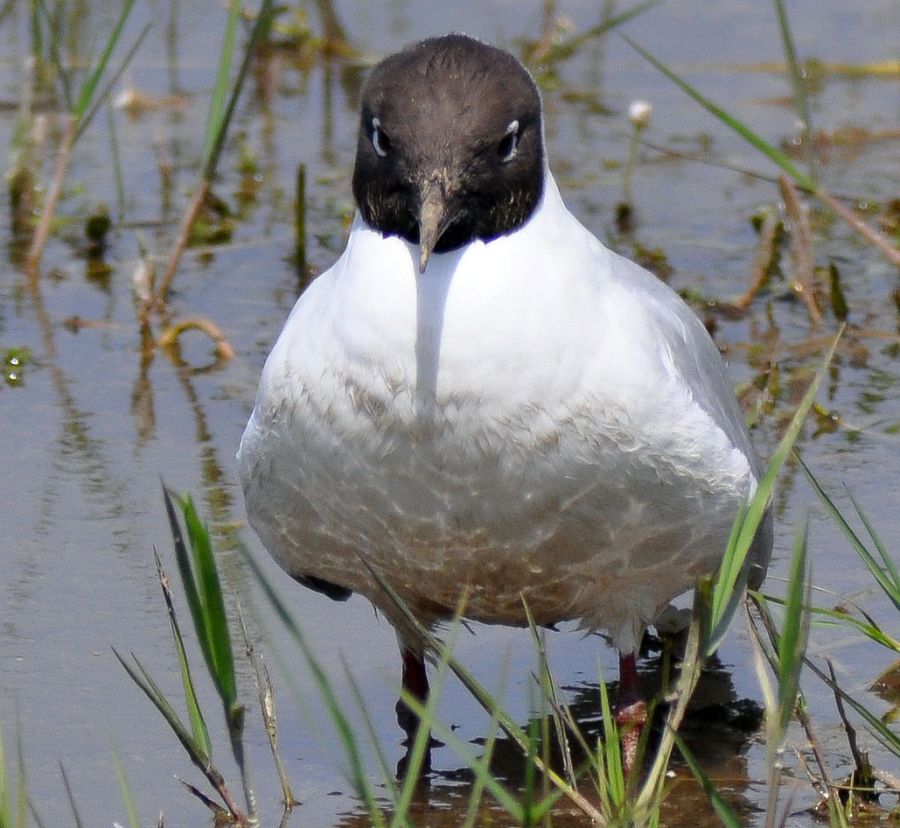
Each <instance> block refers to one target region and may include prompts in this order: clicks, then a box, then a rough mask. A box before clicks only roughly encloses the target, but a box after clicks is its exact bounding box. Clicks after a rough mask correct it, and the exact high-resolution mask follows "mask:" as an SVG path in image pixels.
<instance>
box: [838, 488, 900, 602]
mask: <svg viewBox="0 0 900 828" xmlns="http://www.w3.org/2000/svg"><path fill="white" fill-rule="evenodd" d="M848 495H849V497H850V502H851V503H852V504H853V508H854V509H856V514H857V516H858V517H859V519H860V520H861V521H862V524H863V526H865V527H866V531H867V532H868V533H869V537H870V538H872V543H874V544H875V548H876V549H877V550H878V554H879V555H881V561H882V563H883V565H884V573H885V574H886V576H887V577H888V579H889V585H890V591H889V595H888V597H890V598H891V600H892V601H893V602H894V606H895V607H896V606H897V603H898V601H900V573H898V571H897V565H896V564H895V563H894V558H893V557H892V556H891V555H890V554H888V551H887V547H886V546H885V545H884V543H883V542H882V540H881V538H880V537H879V535H878V533H877V532H876V531H875V527H874V526H873V525H872V522H871V521H870V520H869V518H868V516H867V515H866V513H865V512H864V511H863V509H862V506H860V505H859V503H857V502H856V498H855V497H853V494H852V493H850V492H848ZM873 557H874V556H873ZM898 609H900V607H898Z"/></svg>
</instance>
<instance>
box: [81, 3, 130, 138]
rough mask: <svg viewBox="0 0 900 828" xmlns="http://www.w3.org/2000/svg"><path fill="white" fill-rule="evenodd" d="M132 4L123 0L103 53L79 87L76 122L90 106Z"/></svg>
mask: <svg viewBox="0 0 900 828" xmlns="http://www.w3.org/2000/svg"><path fill="white" fill-rule="evenodd" d="M132 6H134V0H125V2H124V3H123V4H122V11H121V12H120V13H119V19H118V20H117V21H116V25H115V27H114V28H113V30H112V33H111V34H110V36H109V37H108V38H107V40H106V46H105V47H104V49H103V53H102V54H101V55H100V60H99V61H98V62H97V64H96V66H94V69H93V71H92V72H91V73H90V75H88V78H87V80H86V81H85V83H84V86H82V87H81V92H80V93H79V95H78V100H77V101H76V103H75V108H74V109H73V110H72V114H73V115H74V116H75V120H76V122H80V121H81V119H82V117H83V116H84V114H85V112H87V108H88V106H90V103H91V99H92V98H93V96H94V92H95V90H96V89H97V84H98V83H99V82H100V78H101V77H102V75H103V72H104V70H105V69H106V64H107V63H109V58H110V56H111V55H112V53H113V49H115V48H116V44H117V43H118V42H119V37H120V35H121V34H122V28H123V27H124V26H125V21H126V20H128V16H129V15H130V14H131V9H132Z"/></svg>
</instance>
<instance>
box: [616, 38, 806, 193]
mask: <svg viewBox="0 0 900 828" xmlns="http://www.w3.org/2000/svg"><path fill="white" fill-rule="evenodd" d="M620 37H622V39H623V40H624V41H625V42H626V43H627V44H628V45H629V46H631V48H632V49H634V50H635V51H636V52H638V53H639V54H640V55H642V56H643V57H644V59H645V60H647V61H648V62H649V63H651V64H652V65H653V66H655V67H656V68H657V69H658V70H659V71H660V72H662V73H663V74H664V75H665V76H666V77H667V78H668V79H669V80H671V81H672V82H673V83H674V84H676V85H677V86H679V87H680V88H681V89H682V90H683V91H684V92H686V93H687V94H688V95H690V97H692V98H693V99H694V100H695V101H696V102H697V103H698V104H700V106H702V107H703V108H704V109H705V110H706V111H707V112H709V113H711V114H712V115H714V116H715V117H716V118H718V119H719V120H720V121H721V122H722V123H723V124H725V125H726V126H728V127H730V128H731V129H732V130H734V131H735V132H736V133H737V134H738V135H740V136H741V137H742V138H743V139H744V140H745V141H747V142H748V143H749V144H751V145H752V146H753V147H754V148H756V149H757V150H759V151H760V152H761V153H762V154H763V155H765V156H766V158H768V159H769V160H770V161H772V163H774V164H776V165H777V166H779V167H781V169H782V170H784V171H785V172H786V173H787V174H788V175H789V176H790V177H791V178H793V179H794V181H796V182H797V184H799V185H800V186H801V187H802V188H803V189H804V190H808V191H809V192H815V190H816V182H815V181H813V180H812V179H811V178H810V177H809V176H808V175H805V174H804V173H802V172H801V171H800V170H798V169H797V167H796V166H794V163H793V162H792V161H791V159H790V158H788V157H787V156H786V155H785V154H784V153H783V152H781V150H779V149H777V148H776V147H774V146H772V144H770V143H769V142H768V141H766V140H765V139H764V138H762V137H761V136H759V135H757V134H756V133H755V132H754V131H753V130H752V129H750V127H748V126H746V124H744V123H743V122H742V121H739V120H738V119H737V118H735V117H734V116H732V115H729V114H728V113H727V112H726V111H725V110H724V109H722V108H721V107H720V106H717V105H716V104H714V103H713V102H712V101H711V100H709V98H707V97H705V96H704V95H702V94H701V93H700V92H699V91H697V89H695V88H694V87H693V86H691V85H690V84H689V83H688V82H687V81H685V80H684V79H682V78H681V77H679V76H678V75H676V74H675V73H674V72H673V71H672V70H671V69H669V67H668V66H666V65H665V64H663V63H661V62H660V61H659V60H657V59H656V58H655V57H653V55H651V54H650V53H649V52H647V51H646V50H644V49H642V48H641V47H640V46H638V44H637V43H635V42H634V41H633V40H632V39H631V38H629V37H627V36H626V35H623V34H620Z"/></svg>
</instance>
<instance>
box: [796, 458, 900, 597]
mask: <svg viewBox="0 0 900 828" xmlns="http://www.w3.org/2000/svg"><path fill="white" fill-rule="evenodd" d="M795 456H796V455H795ZM797 460H798V462H799V463H800V468H801V469H803V472H804V474H805V475H806V478H807V480H809V482H810V485H811V486H812V487H813V490H814V491H815V493H816V494H817V495H818V496H819V500H821V501H822V504H823V505H824V506H825V508H826V509H827V510H828V514H829V515H830V516H831V518H832V520H833V521H834V522H835V523H836V524H837V525H838V528H839V529H840V530H841V532H843V534H844V537H845V538H847V540H848V541H849V543H850V545H851V546H852V547H853V549H854V551H855V552H856V554H857V555H859V557H860V558H861V559H862V561H863V563H865V565H866V566H867V567H868V569H869V571H870V572H871V573H872V577H873V578H875V580H876V581H877V582H878V585H879V586H880V587H881V589H882V590H883V591H884V593H885V595H887V596H888V598H890V599H891V601H892V602H893V604H894V607H895V608H896V609H897V610H900V578H898V576H897V568H896V566H895V564H894V562H893V560H892V559H891V556H890V555H889V554H888V552H887V550H886V549H885V548H884V546H883V545H881V543H880V541H876V546H877V548H878V551H879V554H880V556H881V558H882V560H883V561H884V567H883V568H882V566H881V565H880V564H879V563H878V561H877V560H876V559H875V556H874V555H872V553H871V552H870V551H869V550H868V549H867V548H866V545H865V544H864V543H863V542H862V540H860V538H859V536H858V535H857V534H856V532H854V531H853V528H852V527H851V526H850V524H849V523H848V522H847V519H846V518H845V517H844V515H843V514H842V513H841V511H840V509H838V507H837V505H836V504H835V502H834V500H832V498H831V497H830V496H829V495H828V493H827V492H826V491H825V489H824V488H822V485H821V484H820V483H819V481H818V480H817V479H816V477H815V475H813V473H812V472H811V471H810V469H809V467H808V466H807V465H806V463H804V462H803V460H802V458H800V457H799V456H797ZM853 505H854V507H855V508H856V511H857V514H859V516H860V518H861V519H862V521H863V524H864V525H865V526H866V529H867V530H868V532H869V534H870V535H872V534H873V532H874V529H873V528H872V527H871V524H870V523H869V521H868V520H867V519H866V518H865V516H864V515H863V513H862V510H861V508H860V507H859V505H858V504H857V503H856V502H855V501H854V503H853ZM873 537H877V536H873Z"/></svg>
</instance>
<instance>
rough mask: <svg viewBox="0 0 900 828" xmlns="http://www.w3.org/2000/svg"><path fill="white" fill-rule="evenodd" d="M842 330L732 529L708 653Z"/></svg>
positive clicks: (727, 618)
mask: <svg viewBox="0 0 900 828" xmlns="http://www.w3.org/2000/svg"><path fill="white" fill-rule="evenodd" d="M843 330H844V329H843V327H841V329H840V330H839V331H838V334H837V336H836V337H835V339H834V342H832V344H831V347H830V348H829V349H828V352H827V353H826V355H825V358H824V359H823V360H822V365H821V366H820V367H819V370H818V371H817V372H816V375H815V377H814V378H813V381H812V382H811V383H810V386H809V388H808V389H807V390H806V393H805V394H804V395H803V399H802V400H801V402H800V405H798V406H797V410H796V411H795V412H794V416H793V417H792V418H791V422H790V425H789V426H788V428H787V431H785V433H784V436H783V437H782V438H781V441H780V442H779V444H778V447H777V448H776V449H775V453H774V454H773V455H772V458H771V460H770V461H769V465H768V467H767V468H766V471H765V474H763V477H762V480H760V481H759V485H758V486H757V489H756V493H755V494H754V496H753V498H752V500H751V501H750V504H749V506H748V507H747V510H746V512H744V511H741V512H739V514H738V518H737V519H736V521H735V524H736V526H735V528H733V529H732V533H731V538H730V539H729V547H728V549H727V550H726V552H725V556H724V559H723V563H722V566H721V569H720V573H721V574H720V575H719V577H717V578H716V581H715V584H714V587H713V595H712V607H711V611H710V634H709V637H708V639H707V641H706V642H705V645H704V650H705V652H706V653H707V654H710V653H712V652H714V651H715V649H716V648H717V647H718V645H719V644H720V643H721V641H722V638H723V637H724V635H725V632H726V630H727V629H728V625H729V624H730V623H731V618H732V617H733V615H734V613H735V612H736V611H737V604H738V602H737V601H736V600H735V598H734V593H735V589H736V587H737V584H738V581H739V577H740V572H741V570H742V568H743V565H744V561H745V559H746V557H747V553H748V552H749V551H750V547H751V546H752V544H753V539H754V538H755V536H756V530H757V527H758V526H759V524H760V522H761V521H762V519H763V515H764V514H765V510H766V508H767V506H768V503H769V498H770V497H771V495H772V491H773V490H774V488H775V480H776V478H777V477H778V473H779V472H780V471H781V467H782V466H783V465H784V462H785V460H787V457H788V455H789V454H790V453H791V450H792V448H793V446H794V443H795V442H796V441H797V438H798V437H799V436H800V429H801V428H802V427H803V422H804V420H805V419H806V415H807V413H808V412H809V409H810V408H811V407H812V404H813V401H814V400H815V397H816V392H817V391H818V390H819V385H820V384H821V383H822V380H823V379H824V377H825V372H826V370H827V368H828V366H829V364H830V363H831V359H832V357H833V356H834V351H835V349H836V348H837V344H838V342H839V341H840V338H841V335H842V334H843Z"/></svg>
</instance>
